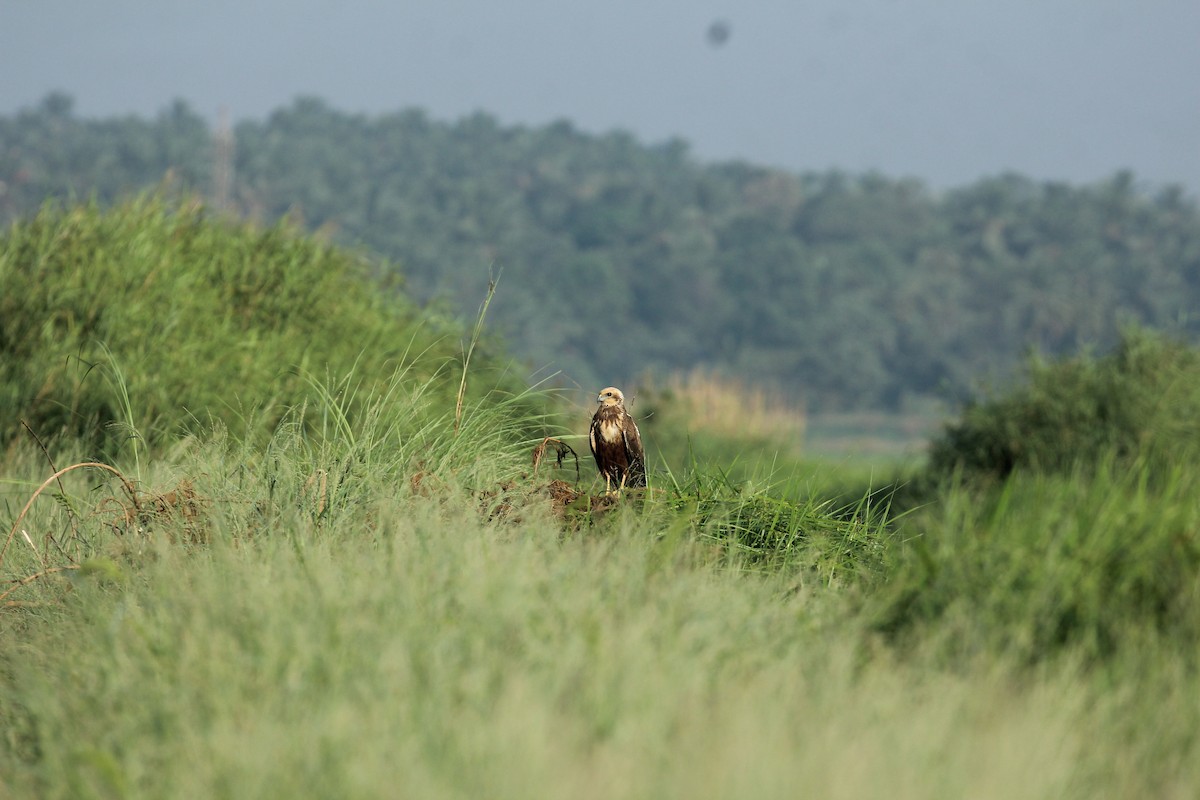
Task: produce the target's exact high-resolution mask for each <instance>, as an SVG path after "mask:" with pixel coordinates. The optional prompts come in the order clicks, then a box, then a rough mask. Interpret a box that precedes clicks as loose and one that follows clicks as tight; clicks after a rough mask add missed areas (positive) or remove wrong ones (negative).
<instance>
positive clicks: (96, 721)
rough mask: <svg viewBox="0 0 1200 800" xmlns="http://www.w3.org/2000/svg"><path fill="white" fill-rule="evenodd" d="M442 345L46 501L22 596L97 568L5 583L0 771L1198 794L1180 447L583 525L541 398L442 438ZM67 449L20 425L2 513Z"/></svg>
mask: <svg viewBox="0 0 1200 800" xmlns="http://www.w3.org/2000/svg"><path fill="white" fill-rule="evenodd" d="M423 358H425V359H428V360H429V361H422V360H421V359H420V358H418V359H416V360H417V362H418V363H415V364H405V365H403V366H402V367H401V368H400V369H398V370H396V371H394V372H391V373H362V372H359V373H354V372H351V373H350V377H351V380H350V382H349V384H344V383H343V382H341V381H340V380H339V378H338V377H337V376H335V377H334V378H332V379H330V380H329V381H326V382H320V381H318V382H317V383H316V384H315V385H312V386H311V387H310V388H312V389H313V392H312V394H311V396H309V397H308V398H307V400H305V401H297V402H296V403H294V404H292V405H290V406H288V407H287V408H285V409H284V411H283V412H282V413H281V414H280V415H279V418H278V420H277V421H276V423H275V424H274V425H272V426H270V427H268V428H266V429H265V431H264V432H260V434H257V435H252V436H244V437H243V436H237V435H231V434H229V433H228V432H227V431H225V430H224V429H223V428H221V427H218V428H216V429H213V430H209V431H207V432H205V431H202V430H200V431H198V430H197V428H196V426H193V427H192V434H193V435H191V436H188V437H183V438H181V437H180V436H178V434H177V435H175V436H174V437H163V439H162V441H160V442H159V443H158V444H157V445H154V446H153V448H152V450H151V451H150V452H149V453H148V454H146V457H144V458H143V459H141V460H140V461H139V462H135V461H134V460H133V459H132V456H131V454H130V453H128V452H127V451H126V452H125V454H124V456H123V460H121V461H118V462H117V464H116V465H117V466H118V467H120V468H121V469H122V470H124V471H126V472H128V473H130V474H131V475H133V474H134V473H135V472H136V473H137V477H138V478H139V479H140V484H139V488H140V490H141V492H142V493H141V494H140V495H139V502H140V504H141V509H140V512H138V511H131V512H129V514H128V516H127V515H126V507H127V506H129V502H128V500H127V499H126V498H125V496H124V494H123V493H122V491H121V490H120V488H119V486H118V485H117V483H116V482H115V481H114V480H113V479H112V478H111V477H109V476H108V475H107V474H102V473H100V472H92V471H88V470H77V471H75V472H72V473H70V474H68V475H66V476H64V478H63V484H62V487H61V489H62V490H63V493H62V494H61V495H60V496H59V501H58V502H55V499H54V496H53V495H52V494H51V492H54V491H55V490H57V489H59V488H60V487H58V486H57V485H53V486H52V487H50V489H48V490H47V492H46V493H44V494H43V495H42V496H40V497H38V498H37V500H36V501H35V502H34V504H33V506H32V507H31V509H30V511H29V513H28V514H27V515H25V516H24V517H22V518H21V519H20V520H19V525H16V526H14V527H13V529H12V533H13V536H12V538H11V540H10V543H9V544H8V545H7V547H6V549H5V552H4V555H3V557H2V558H0V579H2V580H3V581H4V584H3V585H4V586H5V587H6V588H7V587H11V586H13V585H12V584H10V583H9V581H11V580H13V579H19V578H22V577H24V576H29V575H33V574H35V573H37V572H39V571H41V570H43V569H44V568H46V567H48V566H54V565H59V566H61V565H67V564H69V563H71V561H73V562H74V564H75V565H77V566H79V567H80V569H73V570H67V571H64V572H62V573H59V574H55V575H48V576H45V577H42V578H39V579H37V580H34V581H33V582H31V583H29V584H28V585H26V586H22V587H17V588H15V590H14V591H13V593H12V594H10V595H8V596H7V597H6V598H5V599H4V601H3V602H5V603H9V602H11V601H16V603H17V604H16V605H7V606H5V607H3V608H0V730H2V731H3V737H2V738H0V795H4V796H8V795H11V796H41V797H162V796H215V797H221V796H228V797H239V798H240V797H293V796H337V797H393V796H420V797H478V796H489V797H530V796H554V797H557V796H579V797H604V798H612V797H630V798H640V797H647V798H649V797H662V796H686V797H698V798H703V797H794V796H796V795H797V794H811V795H814V796H824V797H833V798H838V797H845V798H859V797H872V796H879V797H884V796H886V797H895V798H905V797H919V798H927V797H955V798H957V797H979V798H993V797H994V798H1004V797H1017V798H1029V797H1047V798H1063V797H1087V798H1094V797H1101V798H1103V797H1145V796H1155V797H1191V796H1194V794H1195V789H1196V787H1197V786H1200V767H1197V765H1198V764H1200V745H1198V744H1197V740H1196V738H1195V736H1194V733H1193V732H1194V731H1195V730H1196V729H1197V725H1198V724H1200V710H1198V707H1197V706H1196V704H1195V703H1194V702H1193V699H1194V697H1195V693H1196V691H1197V686H1198V682H1197V678H1196V675H1195V668H1196V663H1195V653H1196V643H1197V641H1198V640H1200V631H1198V629H1197V621H1198V620H1200V611H1198V610H1197V606H1198V603H1197V601H1198V599H1200V584H1198V582H1197V574H1198V570H1197V569H1196V565H1195V560H1194V559H1195V553H1196V552H1197V546H1196V539H1195V536H1196V531H1197V530H1198V528H1200V524H1198V523H1200V519H1197V513H1198V512H1197V511H1196V509H1197V508H1198V507H1200V505H1198V504H1197V502H1196V501H1197V499H1198V498H1200V479H1197V478H1194V477H1193V476H1191V475H1190V474H1189V472H1188V471H1187V470H1186V469H1183V468H1182V467H1179V468H1177V469H1173V470H1166V471H1164V470H1163V469H1162V466H1161V462H1158V466H1157V467H1156V471H1155V472H1154V473H1153V474H1152V475H1151V474H1150V473H1143V472H1142V471H1140V469H1139V467H1138V465H1137V464H1133V465H1130V464H1128V463H1126V462H1120V463H1119V465H1118V464H1117V463H1116V462H1114V463H1113V466H1112V467H1111V468H1108V469H1101V470H1099V471H1096V470H1088V471H1084V470H1077V471H1074V472H1066V473H1063V474H1053V475H1041V474H1035V473H1021V474H1018V475H1014V476H1013V477H1012V478H1011V479H1010V480H1009V481H1008V482H1006V483H1004V484H1002V485H1000V486H998V487H996V488H995V490H982V491H981V490H978V489H974V488H969V487H967V486H958V487H957V488H954V487H951V488H948V489H945V490H944V493H943V494H942V495H941V496H940V497H939V498H938V500H937V502H935V503H932V504H930V505H928V506H925V507H923V508H920V509H918V510H916V511H914V512H912V513H910V514H909V515H908V516H906V517H905V518H903V519H902V520H899V521H897V522H896V523H894V524H893V525H892V526H890V527H889V528H883V527H881V526H880V525H879V524H878V522H877V521H868V522H864V521H862V520H860V519H855V518H846V517H845V516H843V515H833V514H830V513H829V511H830V509H828V508H827V507H823V506H822V505H821V503H820V501H819V499H818V498H815V497H809V496H807V495H805V493H804V492H805V489H804V481H802V480H798V481H791V482H790V483H788V484H787V485H782V486H781V485H775V486H768V485H764V484H761V483H756V484H753V485H755V486H758V487H759V488H751V486H743V485H742V484H740V482H738V481H732V482H731V481H727V480H724V479H722V478H721V477H720V476H719V475H717V474H716V472H717V471H716V469H715V468H714V467H712V466H709V465H703V464H701V465H699V466H698V468H696V469H695V470H693V469H692V468H685V469H681V470H678V471H677V472H675V473H674V480H672V479H670V478H667V477H665V476H660V479H659V481H658V489H657V490H656V491H655V492H652V493H651V494H650V495H649V496H648V497H647V498H645V499H644V501H642V502H641V503H638V502H633V501H631V502H626V503H624V504H623V505H622V506H621V507H619V508H616V509H613V510H608V511H607V512H605V513H600V512H599V511H593V512H591V513H590V514H589V513H588V512H587V511H586V509H583V510H578V509H577V510H576V513H574V514H572V515H568V516H567V518H566V520H565V521H564V519H563V517H562V516H560V514H561V513H562V512H563V509H562V508H561V507H558V506H556V505H554V504H553V502H552V501H551V499H550V498H549V497H548V496H547V493H546V492H545V491H544V488H545V485H546V484H545V482H546V480H547V479H548V478H550V477H557V478H567V479H571V478H573V472H568V471H564V472H553V471H550V468H549V467H548V466H543V467H542V468H541V469H542V470H544V471H542V472H540V473H539V474H538V475H537V476H530V475H528V474H527V473H528V472H529V471H530V467H529V448H530V446H531V444H532V442H531V441H530V440H529V439H528V431H529V429H530V427H531V426H530V425H529V424H527V422H528V421H527V420H526V418H525V417H524V416H523V415H524V414H526V413H527V409H530V408H536V407H538V406H539V405H540V403H539V402H537V401H536V399H532V400H531V399H530V398H528V397H521V396H517V397H513V396H512V395H511V394H507V393H502V394H493V395H490V396H488V395H486V394H485V393H484V392H482V391H481V392H479V393H478V399H476V400H474V401H471V402H469V403H468V406H467V409H466V413H465V416H464V422H463V424H462V425H461V426H460V429H459V432H458V433H457V435H456V434H455V433H454V427H455V426H454V420H453V416H454V414H453V404H452V402H449V403H448V402H447V395H446V394H445V393H443V392H442V391H441V388H440V387H441V386H442V383H441V382H440V381H441V379H440V378H439V377H438V374H439V373H438V371H437V369H438V367H437V364H440V363H443V360H442V358H441V356H439V355H437V354H435V353H432V352H431V353H429V354H428V355H426V356H424V357H423ZM431 362H432V363H431ZM356 376H357V377H356ZM360 379H361V380H360ZM354 384H361V386H362V387H363V388H362V389H361V393H360V395H359V396H358V398H357V399H356V400H355V401H354V402H353V403H348V402H347V396H348V395H347V393H346V392H340V391H338V390H337V387H338V386H343V385H354ZM134 421H135V422H136V421H137V420H134ZM537 424H540V423H537ZM535 426H536V425H535ZM152 444H153V443H152ZM84 452H86V448H85V446H84V445H81V444H79V443H77V442H73V441H71V440H66V439H64V440H61V441H59V442H57V443H56V444H54V445H52V447H51V449H50V452H49V455H50V456H51V457H52V458H53V459H54V460H55V462H56V463H57V464H58V466H60V467H61V466H65V465H66V464H67V463H69V462H70V461H71V460H73V459H76V458H78V457H80V456H81V455H82V454H83V453H84ZM795 468H796V469H800V468H801V467H799V466H796V467H795ZM48 474H49V468H48V467H47V466H46V454H45V453H43V452H41V450H40V449H38V448H37V447H36V446H35V445H34V444H33V443H32V442H31V441H29V440H28V439H27V438H24V437H22V438H19V439H17V440H15V442H14V444H13V445H12V446H11V447H10V450H9V452H8V455H7V456H6V458H5V460H4V462H3V473H2V475H0V477H2V478H3V481H4V483H3V487H4V495H3V502H4V506H5V515H4V521H5V525H4V530H3V531H0V532H3V533H5V534H7V533H8V526H9V525H10V524H12V522H10V520H11V521H13V522H15V521H17V516H18V512H19V511H20V509H21V506H22V505H23V504H24V503H25V501H26V500H27V499H28V498H30V497H31V496H32V494H33V491H34V489H35V487H36V486H37V485H38V484H40V483H41V482H42V480H44V478H45V477H46V476H47V475H48ZM590 474H591V470H590V469H588V465H585V476H590ZM587 480H588V478H587V477H585V482H586V481H587ZM817 482H818V483H819V481H817ZM502 489H504V490H503V491H502ZM172 490H173V491H174V494H173V495H172V494H171V493H170V492H171V491H172ZM4 590H5V589H0V591H4Z"/></svg>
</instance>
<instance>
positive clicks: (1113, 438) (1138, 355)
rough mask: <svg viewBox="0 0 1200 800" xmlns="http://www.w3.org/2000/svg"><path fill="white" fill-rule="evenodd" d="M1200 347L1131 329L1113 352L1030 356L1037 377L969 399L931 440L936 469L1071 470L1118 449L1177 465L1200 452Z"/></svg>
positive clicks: (995, 472)
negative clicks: (1063, 356)
mask: <svg viewBox="0 0 1200 800" xmlns="http://www.w3.org/2000/svg"><path fill="white" fill-rule="evenodd" d="M1198 416H1200V352H1197V350H1195V349H1194V348H1192V347H1189V346H1188V345H1186V344H1184V343H1182V342H1179V341H1174V340H1171V339H1167V338H1165V337H1162V336H1157V335H1154V334H1152V333H1149V332H1146V331H1140V330H1135V329H1129V330H1127V331H1126V332H1125V334H1124V335H1123V337H1122V339H1121V342H1120V343H1119V345H1118V346H1117V347H1116V348H1115V349H1114V350H1113V352H1111V353H1110V354H1108V355H1105V356H1102V357H1094V356H1090V355H1083V356H1078V357H1075V358H1071V359H1066V360H1061V361H1054V362H1047V361H1044V360H1040V359H1034V360H1032V361H1031V363H1030V368H1029V376H1028V381H1027V383H1025V384H1024V385H1022V386H1020V387H1019V388H1016V389H1013V390H1011V391H1010V392H1009V393H1008V394H1006V395H1002V396H999V397H996V398H993V399H989V400H984V401H981V402H976V403H974V404H972V405H969V406H968V407H967V408H966V409H965V410H964V411H963V413H962V416H961V418H960V419H959V420H957V421H955V422H953V423H951V424H949V425H948V426H947V427H946V429H945V431H944V432H943V433H942V435H941V436H940V437H939V438H938V439H937V440H936V441H935V442H934V443H933V445H932V447H931V450H930V471H931V473H932V474H933V475H934V476H935V477H946V476H949V475H952V474H954V473H956V472H964V473H966V474H969V475H992V476H997V477H1003V476H1005V475H1008V474H1009V473H1011V472H1012V471H1013V470H1015V469H1019V468H1029V469H1036V470H1042V471H1065V470H1069V469H1071V468H1072V467H1074V466H1076V465H1080V464H1083V465H1087V464H1095V463H1097V462H1099V461H1101V460H1102V459H1103V458H1104V457H1105V456H1106V455H1109V454H1112V455H1115V456H1116V458H1117V459H1118V460H1119V461H1120V462H1122V463H1129V462H1132V461H1134V460H1137V459H1142V460H1144V461H1147V462H1150V463H1152V464H1161V465H1166V466H1170V465H1172V464H1176V463H1178V461H1179V460H1180V459H1182V458H1188V457H1191V456H1192V455H1194V454H1196V453H1198V452H1200V428H1198V427H1197V426H1196V425H1195V420H1196V418H1197V417H1198Z"/></svg>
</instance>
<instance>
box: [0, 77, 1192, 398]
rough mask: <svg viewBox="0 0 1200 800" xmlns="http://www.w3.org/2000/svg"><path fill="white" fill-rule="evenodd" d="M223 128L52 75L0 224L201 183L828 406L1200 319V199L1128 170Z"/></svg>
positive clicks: (424, 130) (338, 126)
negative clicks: (967, 173)
mask: <svg viewBox="0 0 1200 800" xmlns="http://www.w3.org/2000/svg"><path fill="white" fill-rule="evenodd" d="M222 133H223V132H222V131H219V130H215V129H214V127H213V126H211V125H210V124H209V123H208V122H207V121H206V120H205V119H204V118H203V117H202V116H200V115H199V114H197V113H196V112H195V111H194V110H193V109H191V108H190V107H189V106H188V105H187V104H186V103H184V102H182V101H177V102H175V103H174V104H173V105H171V106H170V107H169V108H167V109H165V110H164V111H163V112H161V113H159V114H158V115H157V116H156V117H155V118H153V119H145V118H140V117H135V116H124V117H110V118H100V119H91V118H84V117H81V116H79V115H78V114H76V113H75V110H74V103H73V100H72V99H71V98H70V97H68V96H66V95H63V94H51V95H49V96H47V97H46V98H44V99H43V100H42V101H41V103H40V104H39V105H37V106H36V107H33V108H29V109H26V110H23V111H21V112H18V113H16V114H14V115H10V116H3V117H0V223H3V224H5V225H7V224H9V223H11V222H13V221H15V220H17V219H21V218H28V217H30V216H32V215H33V214H34V213H35V212H36V211H37V210H38V208H39V207H40V206H42V205H43V204H44V203H45V202H46V201H47V200H71V199H75V200H82V199H88V198H92V199H95V200H96V201H97V202H98V203H100V204H102V205H107V204H111V203H113V202H114V201H116V200H118V199H121V198H124V197H127V196H130V195H133V194H136V193H138V192H141V191H143V190H145V189H146V188H147V187H153V186H160V187H162V186H166V187H167V190H168V191H179V192H194V193H197V194H200V195H203V196H205V197H207V198H208V199H209V200H210V202H211V204H212V205H213V206H214V207H217V208H220V209H224V210H226V211H227V212H229V213H233V214H237V215H240V216H244V217H247V218H250V219H257V220H261V221H263V222H268V223H270V222H274V221H275V220H277V219H279V218H281V217H284V216H290V217H292V218H294V219H297V220H300V221H302V222H303V224H304V225H306V226H308V227H310V228H312V229H318V230H322V231H324V232H325V233H327V234H328V235H329V236H332V237H333V238H334V239H336V240H338V241H339V242H342V243H345V244H350V245H353V246H358V247H364V248H367V249H369V250H370V251H373V252H375V253H377V254H379V255H380V256H381V263H385V264H387V265H388V266H387V267H385V268H386V269H398V270H399V271H400V272H401V273H402V275H403V279H404V283H405V286H406V291H408V292H409V293H410V294H411V295H413V296H414V297H415V298H416V299H417V300H419V301H421V302H440V303H442V304H444V305H445V306H446V307H448V308H449V309H450V310H452V311H453V312H454V313H456V314H459V315H461V316H463V317H473V315H474V313H475V311H476V309H477V307H478V305H479V303H480V301H481V300H482V298H483V297H484V295H485V293H486V288H487V285H488V281H489V279H491V278H492V277H494V276H495V275H497V274H502V276H503V280H502V281H501V286H500V291H499V293H498V295H497V297H496V300H495V302H494V304H493V306H492V308H491V310H490V311H489V315H490V316H489V322H490V323H491V324H492V325H493V326H494V327H495V328H497V329H498V330H499V331H500V332H501V333H502V334H503V336H504V337H505V339H506V341H507V345H508V347H509V348H510V350H511V351H512V352H513V353H514V354H516V355H517V356H518V357H520V358H521V359H522V360H524V361H525V362H527V364H528V365H529V367H530V369H531V370H540V371H542V372H547V371H557V370H561V371H562V372H563V374H564V382H577V383H579V384H581V385H584V386H594V385H607V384H610V383H624V382H628V381H630V380H635V379H637V378H638V377H639V376H640V375H642V374H643V373H645V372H648V371H660V372H661V371H672V370H682V369H688V368H692V367H696V366H705V367H707V368H709V369H714V370H717V371H719V372H722V373H725V374H728V375H732V376H738V377H743V378H747V379H750V380H752V381H755V382H757V383H761V384H766V385H771V386H774V387H777V388H780V389H783V390H785V391H787V392H789V393H791V394H792V395H794V396H795V397H796V398H798V399H800V400H802V401H803V402H805V403H807V404H808V405H809V407H811V408H814V409H822V408H831V407H838V408H880V409H898V408H903V407H905V406H907V405H910V404H912V403H919V402H922V401H923V400H924V399H926V398H929V397H934V396H938V397H946V396H951V397H961V396H964V395H965V394H966V393H967V392H968V391H969V389H970V388H971V387H972V386H973V385H974V384H976V383H977V382H979V381H980V380H982V379H985V378H991V379H994V380H1003V379H1005V378H1006V377H1007V376H1009V375H1010V374H1013V370H1014V369H1015V367H1016V366H1017V364H1018V363H1019V361H1020V357H1021V355H1022V353H1023V352H1025V351H1027V350H1030V349H1034V350H1037V351H1040V352H1042V353H1045V354H1047V355H1061V354H1069V353H1073V352H1076V351H1079V350H1081V349H1088V348H1099V349H1105V348H1107V347H1109V346H1111V345H1112V344H1114V343H1115V342H1116V341H1117V340H1118V339H1119V335H1120V330H1121V328H1122V326H1124V325H1126V324H1128V323H1137V324H1140V325H1144V326H1147V327H1150V328H1155V329H1159V330H1167V331H1169V332H1171V333H1174V334H1179V335H1183V336H1185V337H1187V338H1190V339H1193V340H1194V339H1195V338H1196V334H1197V333H1198V332H1200V322H1198V321H1197V319H1196V316H1195V314H1194V313H1192V311H1193V309H1195V308H1196V307H1197V305H1198V303H1197V301H1198V300H1200V211H1198V209H1197V205H1196V201H1195V199H1194V198H1193V197H1190V196H1188V195H1187V194H1186V193H1185V192H1184V191H1183V190H1182V188H1180V187H1178V186H1167V187H1147V186H1144V185H1142V184H1141V183H1139V181H1138V180H1137V179H1136V178H1135V176H1134V175H1132V174H1130V173H1128V172H1118V173H1115V174H1114V175H1113V176H1112V177H1111V178H1109V179H1107V180H1104V181H1101V182H1098V183H1095V184H1089V185H1070V184H1065V183H1059V182H1040V181H1035V180H1032V179H1030V178H1027V177H1022V176H1020V175H1014V174H1006V175H999V176H993V177H987V178H984V179H981V180H979V181H977V182H975V183H973V184H971V185H968V186H964V187H961V188H958V189H954V190H950V191H944V192H935V191H933V190H931V189H930V188H928V187H927V186H925V185H924V184H922V183H921V182H920V181H918V180H914V179H910V178H903V179H898V178H891V177H887V176H883V175H879V174H874V173H870V174H864V175H849V174H845V173H842V172H837V171H830V172H811V173H803V174H795V173H790V172H786V171H782V170H778V169H771V168H767V167H763V166H756V165H752V164H748V163H743V162H726V163H706V162H702V161H699V160H698V159H695V158H693V157H692V156H691V155H690V154H689V150H688V146H687V144H686V143H685V142H683V141H681V140H678V139H672V140H668V141H665V142H660V143H652V144H647V143H643V142H640V141H638V140H637V139H636V138H634V137H633V136H631V135H629V134H627V133H623V132H619V131H617V132H611V133H606V134H601V135H596V134H590V133H585V132H582V131H580V130H578V129H576V128H575V127H573V126H572V125H571V124H570V123H569V122H565V121H560V122H556V123H552V124H548V125H544V126H536V127H526V126H518V125H503V124H501V123H500V122H499V121H498V120H497V119H496V118H494V117H492V116H490V115H488V114H485V113H476V114H473V115H471V116H468V117H464V118H462V119H459V120H456V121H452V122H447V121H438V120H434V119H431V118H430V117H429V116H428V115H427V114H426V113H424V112H423V111H421V110H419V109H408V110H402V111H398V112H395V113H388V114H381V115H363V114H350V113H345V112H342V111H339V110H336V109H334V108H331V107H330V106H329V105H327V104H326V103H325V102H323V101H322V100H319V99H316V98H301V99H298V100H296V101H295V102H293V103H292V104H291V105H289V106H287V107H285V108H280V109H278V110H276V111H275V112H274V113H272V114H270V115H269V116H268V117H267V118H266V119H263V120H245V121H242V122H239V123H238V124H237V125H236V126H234V128H233V129H232V131H230V132H228V134H229V135H228V136H226V137H225V138H224V139H222ZM222 141H224V142H226V143H227V144H224V145H220V142H222ZM164 180H165V183H164Z"/></svg>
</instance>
